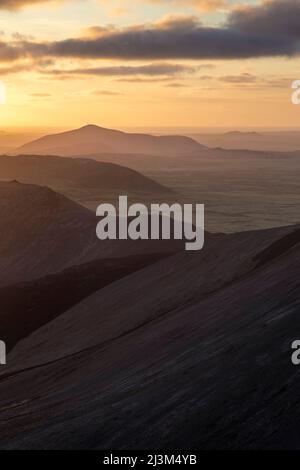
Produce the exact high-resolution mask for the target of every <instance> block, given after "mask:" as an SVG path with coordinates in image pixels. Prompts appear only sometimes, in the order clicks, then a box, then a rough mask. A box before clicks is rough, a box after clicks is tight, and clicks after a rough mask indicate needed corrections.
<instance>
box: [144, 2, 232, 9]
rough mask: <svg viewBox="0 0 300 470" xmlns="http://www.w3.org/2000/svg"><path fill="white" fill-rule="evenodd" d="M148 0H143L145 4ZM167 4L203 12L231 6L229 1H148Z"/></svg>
mask: <svg viewBox="0 0 300 470" xmlns="http://www.w3.org/2000/svg"><path fill="white" fill-rule="evenodd" d="M145 2H147V0H143V3H145ZM149 2H150V3H157V4H162V5H163V4H166V5H168V6H170V4H171V5H172V6H174V7H175V6H183V7H186V6H191V7H195V8H197V9H199V10H201V11H215V10H221V9H224V8H227V7H228V6H229V5H230V1H229V0H148V3H149Z"/></svg>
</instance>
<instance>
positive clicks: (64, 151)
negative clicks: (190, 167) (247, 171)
mask: <svg viewBox="0 0 300 470" xmlns="http://www.w3.org/2000/svg"><path fill="white" fill-rule="evenodd" d="M203 148H204V147H203V146H202V145H201V144H199V143H198V142H196V141H195V140H193V139H191V138H189V137H184V136H153V135H148V134H130V133H125V132H121V131H116V130H112V129H105V128H102V127H98V126H94V125H87V126H84V127H82V128H80V129H75V130H72V131H68V132H62V133H60V134H54V135H48V136H45V137H42V138H40V139H38V140H35V141H33V142H29V143H28V144H25V145H23V146H22V147H20V148H19V149H18V150H17V153H24V154H30V155H33V154H39V155H41V154H44V155H45V154H46V155H62V156H76V155H88V154H94V153H131V154H148V155H165V154H166V155H172V154H175V155H183V154H190V153H195V152H198V151H199V150H200V149H203Z"/></svg>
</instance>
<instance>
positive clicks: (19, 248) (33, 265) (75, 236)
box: [0, 181, 183, 285]
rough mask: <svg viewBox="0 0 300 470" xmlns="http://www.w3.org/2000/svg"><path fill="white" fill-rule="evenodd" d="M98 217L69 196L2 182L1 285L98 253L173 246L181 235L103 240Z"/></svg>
mask: <svg viewBox="0 0 300 470" xmlns="http://www.w3.org/2000/svg"><path fill="white" fill-rule="evenodd" d="M98 221H99V219H97V218H96V216H95V214H94V213H93V212H91V211H89V210H88V209H85V208H84V207H82V206H81V205H79V204H77V203H75V202H73V201H71V200H69V199H67V198H66V197H65V196H63V195H61V194H58V193H56V192H55V191H53V190H51V189H49V188H47V187H41V186H36V185H30V184H21V183H18V182H17V181H13V182H0V232H1V244H0V259H1V266H0V285H3V284H11V283H15V282H21V281H24V280H31V279H37V278H39V277H42V276H45V275H47V274H51V273H56V272H59V271H61V270H63V269H65V268H67V267H70V266H73V265H79V264H82V263H86V262H89V261H92V260H94V259H97V258H111V257H123V256H129V255H132V254H138V253H142V254H147V253H159V252H174V251H177V250H179V249H181V248H183V242H182V241H181V240H173V241H172V240H170V241H168V240H153V241H152V240H137V241H131V240H128V241H127V240H120V241H119V240H105V241H100V240H98V239H97V237H96V225H97V222H98Z"/></svg>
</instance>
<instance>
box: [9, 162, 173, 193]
mask: <svg viewBox="0 0 300 470" xmlns="http://www.w3.org/2000/svg"><path fill="white" fill-rule="evenodd" d="M0 175H1V179H2V180H4V179H6V180H10V179H13V180H18V181H21V182H24V183H32V184H38V185H46V186H54V187H55V186H60V187H68V186H71V187H75V188H85V189H93V188H98V189H101V190H104V191H105V190H115V191H119V193H121V192H126V193H127V192H134V191H143V192H149V193H150V194H154V195H155V194H160V193H162V194H166V193H170V194H171V193H172V192H173V191H171V190H170V189H168V188H166V187H164V186H162V185H160V184H159V183H157V182H156V181H154V180H152V179H150V178H147V177H146V176H143V175H142V174H141V173H139V172H137V171H135V170H132V169H129V168H126V167H124V166H121V165H115V164H113V163H104V162H96V161H94V160H91V159H83V158H78V159H70V158H63V157H53V156H43V157H39V156H29V155H28V156H10V157H7V156H1V157H0Z"/></svg>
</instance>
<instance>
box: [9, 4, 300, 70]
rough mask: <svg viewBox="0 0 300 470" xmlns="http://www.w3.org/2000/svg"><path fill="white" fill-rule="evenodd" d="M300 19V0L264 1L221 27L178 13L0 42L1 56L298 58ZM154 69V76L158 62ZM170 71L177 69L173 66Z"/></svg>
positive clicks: (233, 13) (232, 16)
mask: <svg viewBox="0 0 300 470" xmlns="http://www.w3.org/2000/svg"><path fill="white" fill-rule="evenodd" d="M299 18H300V1H299V0H266V1H264V2H263V3H261V4H259V5H252V6H243V7H238V8H235V9H234V10H233V11H231V12H230V13H229V14H228V15H227V19H226V21H225V23H224V24H223V25H221V26H218V27H217V26H215V27H209V26H206V25H203V24H201V23H200V22H199V20H198V18H197V17H195V16H178V15H177V16H174V15H173V16H168V17H165V18H163V19H162V20H160V21H159V22H156V23H152V24H144V25H136V26H131V27H123V28H121V27H119V28H114V27H111V26H108V27H105V28H103V27H93V28H91V29H90V30H89V35H87V36H85V37H74V38H69V39H65V40H60V41H53V42H40V43H39V42H37V41H30V40H27V41H26V40H25V41H24V40H23V41H22V40H19V41H16V42H14V43H12V44H11V45H6V44H5V43H4V42H3V41H2V42H1V41H0V60H2V61H4V60H6V61H9V60H16V59H18V58H20V57H27V58H28V57H30V58H35V59H37V58H51V57H52V58H56V59H60V58H62V59H64V58H76V59H120V60H126V61H129V60H143V61H149V60H151V61H161V60H185V59H189V60H210V59H223V60H230V59H245V58H258V57H284V56H289V57H293V56H297V55H299V53H300V28H299ZM151 67H152V71H153V74H154V75H155V69H154V66H153V65H151ZM158 67H161V65H158ZM73 72H74V73H77V74H79V73H81V74H83V73H86V74H89V73H91V74H99V75H100V74H105V73H106V72H107V73H108V72H110V73H111V74H114V72H116V70H115V69H114V68H110V70H109V68H108V69H107V70H106V71H105V70H104V69H103V68H101V67H100V68H97V69H96V68H95V69H93V70H90V71H89V70H88V69H86V72H84V69H77V71H76V70H75V71H73ZM131 72H134V71H133V70H128V69H127V68H126V67H125V68H123V69H121V68H119V73H120V74H121V75H125V74H126V73H128V74H130V73H131ZM136 72H138V71H137V70H135V73H136ZM144 72H145V73H146V74H148V75H150V74H151V69H149V70H148V71H147V70H146V69H144ZM61 73H63V72H61ZM141 73H142V72H141ZM157 73H161V71H160V72H157ZM165 73H172V70H171V69H170V71H169V72H168V70H166V71H165Z"/></svg>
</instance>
